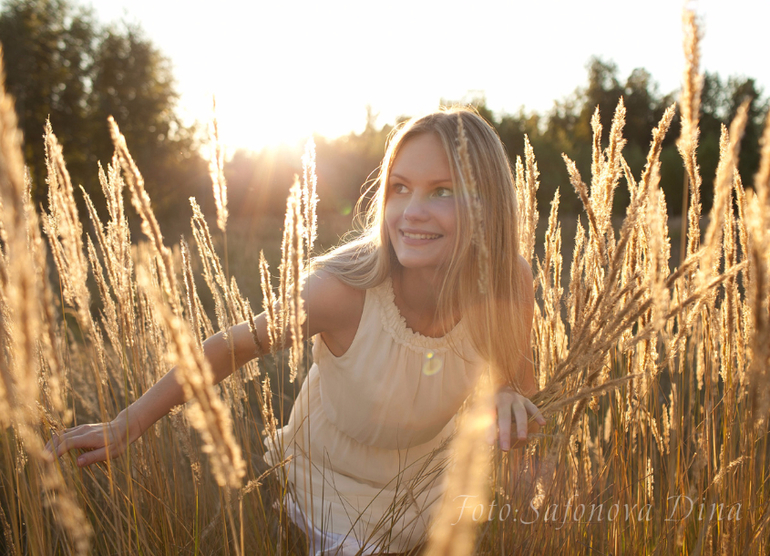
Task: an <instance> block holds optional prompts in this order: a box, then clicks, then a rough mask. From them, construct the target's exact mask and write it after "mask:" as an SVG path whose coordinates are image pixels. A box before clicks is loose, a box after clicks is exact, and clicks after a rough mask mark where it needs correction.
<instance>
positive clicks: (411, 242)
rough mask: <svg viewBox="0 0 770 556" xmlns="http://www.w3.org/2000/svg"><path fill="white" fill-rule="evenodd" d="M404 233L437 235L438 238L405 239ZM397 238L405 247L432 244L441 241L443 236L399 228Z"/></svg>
mask: <svg viewBox="0 0 770 556" xmlns="http://www.w3.org/2000/svg"><path fill="white" fill-rule="evenodd" d="M405 233H406V234H424V235H437V236H438V237H436V238H431V239H417V238H413V237H406V235H404V234H405ZM398 236H399V237H400V238H401V241H402V242H403V243H404V244H405V245H427V244H429V243H432V242H434V241H436V240H439V239H442V238H443V237H444V234H438V233H435V232H429V231H427V230H415V229H412V228H401V229H400V230H399V231H398Z"/></svg>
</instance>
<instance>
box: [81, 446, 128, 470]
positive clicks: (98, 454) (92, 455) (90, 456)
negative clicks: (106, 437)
mask: <svg viewBox="0 0 770 556" xmlns="http://www.w3.org/2000/svg"><path fill="white" fill-rule="evenodd" d="M109 455H110V457H111V458H116V457H118V455H119V454H118V450H115V449H113V450H110V451H109ZM99 461H107V448H99V449H98V450H91V451H90V452H86V453H85V454H81V455H80V456H78V461H77V463H78V467H87V466H89V465H91V464H94V463H96V462H99Z"/></svg>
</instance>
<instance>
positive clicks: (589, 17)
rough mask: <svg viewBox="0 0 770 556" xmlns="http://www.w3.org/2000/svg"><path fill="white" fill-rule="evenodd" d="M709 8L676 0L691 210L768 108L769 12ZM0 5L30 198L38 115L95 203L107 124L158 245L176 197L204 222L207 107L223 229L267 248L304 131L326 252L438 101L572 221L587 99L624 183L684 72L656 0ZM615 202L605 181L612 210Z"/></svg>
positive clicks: (678, 184)
mask: <svg viewBox="0 0 770 556" xmlns="http://www.w3.org/2000/svg"><path fill="white" fill-rule="evenodd" d="M723 4H725V3H722V2H719V1H718V0H712V1H704V2H700V3H698V4H696V5H695V8H696V10H697V11H698V13H700V14H701V17H702V18H703V21H704V28H705V33H706V36H705V37H704V42H703V43H702V44H703V45H704V50H703V53H702V56H703V59H702V67H704V68H705V71H706V74H705V82H704V93H703V106H702V115H701V130H702V135H701V147H700V150H699V153H700V163H701V167H702V175H703V176H704V191H703V194H702V198H703V203H704V212H705V210H708V208H709V207H710V204H711V197H712V194H711V179H712V177H713V176H714V173H715V169H716V163H717V155H718V138H719V133H720V125H721V124H722V123H723V122H729V120H730V119H731V118H732V116H733V114H734V112H735V110H736V108H737V107H738V106H739V104H740V103H741V102H742V101H743V100H744V99H750V100H751V108H750V120H749V124H748V127H747V131H746V135H745V137H744V139H743V149H742V154H741V162H740V172H741V174H742V175H743V177H744V180H745V181H747V182H748V183H750V182H751V176H753V174H754V172H755V171H756V168H757V164H758V148H757V142H758V138H759V133H760V131H761V126H762V123H763V121H764V115H765V113H766V111H767V107H768V96H767V94H766V92H765V87H766V86H767V83H768V81H770V64H767V61H766V59H764V60H763V59H762V58H763V56H764V55H766V51H767V49H766V44H765V45H764V47H763V44H762V41H763V39H764V38H765V37H766V33H765V32H764V30H763V27H762V26H763V25H766V22H767V21H768V16H770V3H767V2H756V1H752V0H736V2H733V3H731V5H730V7H729V9H728V8H727V7H726V6H725V5H723ZM0 6H1V7H0V42H2V46H3V57H4V63H5V72H6V82H7V88H8V89H9V90H10V92H11V93H12V94H13V96H14V97H15V98H16V108H17V112H18V114H19V118H20V120H21V127H22V129H23V131H24V136H25V156H26V160H27V163H28V165H29V167H30V171H31V175H32V180H33V195H34V196H35V200H36V202H37V203H38V204H43V205H45V202H46V187H45V157H44V152H43V143H42V134H43V124H44V122H45V120H46V118H50V120H51V123H52V125H53V129H54V132H55V133H56V134H57V135H58V137H59V139H60V141H61V143H62V144H63V146H64V155H65V159H66V161H67V163H68V167H69V170H70V173H71V174H72V176H73V182H74V183H75V184H82V185H83V187H84V189H85V190H86V191H87V192H89V193H90V194H91V195H92V197H93V198H94V200H95V201H96V204H97V208H101V207H102V206H103V203H100V198H101V194H100V186H99V182H98V175H97V163H98V162H101V164H102V165H105V166H106V164H108V163H109V162H110V158H111V156H112V144H111V141H110V138H109V134H108V130H107V125H106V119H107V117H108V116H109V115H112V116H114V118H115V119H116V121H117V123H118V125H119V126H120V128H121V130H122V132H123V133H124V134H125V136H126V138H127V141H128V146H129V149H130V150H131V152H132V154H133V156H134V158H135V160H136V162H137V164H138V166H139V168H140V170H141V171H142V172H143V174H144V177H145V181H146V182H147V190H148V191H149V193H150V195H151V198H152V202H153V205H154V208H155V212H156V214H157V215H158V217H159V219H160V220H161V223H162V224H163V225H164V231H165V233H166V236H167V237H169V236H170V240H171V241H174V240H175V238H176V237H178V235H179V234H186V233H187V230H189V217H190V214H191V211H190V208H189V202H188V200H187V199H188V198H189V197H190V196H195V197H197V198H198V201H199V203H200V204H201V205H202V206H203V208H204V211H206V212H208V213H209V214H211V213H212V210H213V197H212V194H211V181H210V178H209V174H208V166H207V164H208V162H207V159H208V157H209V131H208V128H209V122H210V120H211V115H212V109H211V104H212V102H211V99H212V95H216V97H217V114H218V119H219V122H220V132H221V136H222V141H223V143H224V145H225V147H226V165H225V175H226V178H227V182H228V196H229V205H230V215H231V216H230V229H231V230H240V232H241V233H242V234H243V235H244V237H255V236H257V237H259V238H261V237H263V236H266V237H269V236H270V235H271V234H272V235H275V236H276V237H277V233H278V232H277V227H279V225H280V221H281V220H282V218H283V216H282V215H283V212H284V208H285V199H286V194H287V192H288V189H289V187H290V185H291V183H292V181H293V177H294V175H295V174H297V173H299V172H300V171H301V161H300V157H301V153H302V149H303V146H304V143H305V142H306V141H307V139H308V138H309V137H311V136H312V137H314V138H315V141H316V144H317V151H318V154H317V160H318V191H319V196H320V203H319V205H318V211H319V219H320V224H321V228H322V232H323V231H324V229H326V232H325V233H324V234H323V235H322V241H323V242H324V243H325V245H324V246H329V245H331V244H334V243H335V242H336V241H337V240H338V237H339V234H341V233H342V232H344V231H345V230H346V229H347V228H348V226H349V225H350V217H351V214H352V211H353V207H354V205H355V202H356V200H357V199H358V197H359V195H360V193H361V191H362V186H363V185H364V184H365V183H366V182H367V180H368V179H370V178H372V177H373V176H374V174H373V172H375V171H376V169H377V166H378V164H379V161H380V159H381V158H382V154H383V151H384V145H385V141H386V138H387V136H388V134H389V133H390V131H391V129H392V127H393V126H394V125H395V124H396V123H397V122H398V121H399V120H400V119H401V118H404V117H408V116H411V115H414V114H418V113H420V112H422V111H426V110H431V109H434V108H436V107H437V106H439V105H440V104H451V103H455V102H464V103H471V104H474V105H475V106H476V107H477V108H478V110H479V111H480V112H481V113H482V115H484V117H486V118H487V119H488V120H489V121H490V122H491V123H492V124H493V125H494V126H495V127H496V128H497V130H498V132H499V134H500V136H501V138H502V140H503V142H504V143H505V146H506V148H507V150H508V154H509V155H510V157H511V159H512V160H515V157H517V156H520V155H522V154H523V144H524V135H525V134H527V135H528V136H529V139H530V141H531V143H532V145H533V147H534V151H535V155H536V157H537V160H538V164H539V168H540V173H541V186H540V190H539V193H538V197H539V203H540V207H541V213H545V212H546V211H547V208H546V207H547V206H548V204H549V203H550V201H551V199H552V198H553V195H554V192H555V191H556V190H557V189H560V190H561V206H562V214H565V213H566V214H569V213H576V212H578V211H579V210H580V205H579V201H578V200H577V198H576V196H575V194H574V192H573V190H572V187H571V186H570V185H569V181H568V178H567V172H566V170H565V167H564V163H563V162H562V159H561V154H562V153H566V154H567V155H568V156H570V157H571V158H573V159H574V160H576V162H577V164H578V167H579V169H580V171H581V173H582V175H583V177H584V180H585V181H588V180H589V179H590V145H591V141H590V136H591V127H590V118H591V115H592V113H593V112H594V109H595V108H596V107H597V106H599V107H600V109H601V114H602V116H601V119H602V123H603V125H604V130H605V136H606V134H607V133H608V131H609V126H610V122H611V119H612V115H613V111H614V109H615V106H616V104H617V102H618V99H619V98H620V97H621V96H622V97H623V98H624V100H625V104H626V107H627V111H628V114H627V124H626V128H625V136H626V138H627V139H628V145H627V147H626V150H625V156H626V158H627V160H628V163H629V165H630V167H631V168H632V170H633V171H634V172H635V173H636V174H637V175H638V174H639V172H640V171H641V169H642V167H643V165H644V162H645V157H646V152H647V148H648V146H649V142H650V137H651V130H652V128H653V127H654V126H655V125H656V123H657V121H658V119H659V118H660V116H661V115H662V113H663V111H664V109H665V108H666V107H667V106H669V105H670V104H672V103H673V102H675V101H676V99H677V92H678V87H679V81H680V79H681V72H682V68H683V63H684V62H683V57H682V55H681V54H680V53H681V41H682V32H681V7H682V6H681V4H679V3H678V2H672V1H670V0H651V1H648V2H644V3H642V2H635V3H630V2H617V1H609V0H589V1H581V2H566V1H564V2H561V1H543V2H526V3H525V2H518V1H516V2H499V1H491V0H479V1H477V2H474V3H472V5H471V4H468V5H466V6H465V7H463V8H462V9H458V8H449V7H448V5H439V4H434V3H422V2H414V1H411V2H406V1H401V0H396V1H394V2H389V3H382V2H380V3H369V2H355V3H354V2H340V1H336V0H335V1H331V2H236V1H233V0H222V1H219V2H217V3H215V4H212V3H201V2H184V3H183V2H177V1H170V0H132V1H131V2H128V1H123V0H96V1H93V2H91V3H88V2H85V1H84V2H80V1H79V0H5V1H3V2H2V4H0ZM678 132H679V128H678V125H677V122H675V123H674V125H673V126H672V131H671V133H670V135H669V137H668V138H667V140H666V144H665V149H664V152H663V156H662V160H663V166H662V171H661V174H662V175H661V186H662V189H663V190H664V192H665V193H666V199H667V203H668V210H669V214H670V215H672V216H676V215H678V214H680V212H681V208H682V184H683V168H682V164H681V160H680V158H679V156H678V154H677V153H676V146H675V140H676V137H677V135H678ZM624 193H625V195H624ZM626 200H627V192H626V191H624V190H623V188H622V187H621V188H619V190H618V195H617V199H616V206H615V210H616V212H617V213H618V214H622V213H623V212H624V204H625V202H626ZM541 216H545V214H541ZM276 224H278V226H276Z"/></svg>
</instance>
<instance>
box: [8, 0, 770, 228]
mask: <svg viewBox="0 0 770 556" xmlns="http://www.w3.org/2000/svg"><path fill="white" fill-rule="evenodd" d="M0 43H2V46H3V59H4V66H5V72H6V87H7V89H8V90H9V92H10V93H11V94H12V95H13V96H14V98H15V99H16V110H17V113H18V115H19V120H20V127H21V129H22V131H23V133H24V137H25V158H26V162H27V164H28V166H29V168H30V173H31V177H32V181H33V194H34V195H35V201H36V202H37V203H44V202H45V191H46V188H45V181H44V180H45V156H44V151H43V144H42V134H43V126H44V124H45V121H46V120H47V119H50V121H51V123H52V125H53V128H54V132H55V133H56V134H57V136H58V137H59V140H60V142H61V143H62V145H63V146H64V155H65V159H66V160H67V164H68V167H69V169H70V173H71V174H72V176H73V181H74V182H75V183H76V184H82V185H83V187H84V189H85V190H86V191H87V192H89V193H90V194H91V195H92V197H93V198H94V199H95V200H97V201H98V199H100V198H101V195H99V194H97V193H98V191H99V190H100V185H99V182H98V178H97V162H101V164H102V165H106V164H107V163H108V162H109V161H110V159H111V156H112V143H111V141H110V137H109V132H108V127H107V123H106V121H107V117H108V116H110V115H111V116H113V117H114V118H115V120H116V121H117V123H118V125H119V126H120V128H121V131H122V132H123V133H124V135H125V136H126V139H127V142H128V145H129V148H130V149H131V152H132V155H133V156H134V158H135V160H136V162H137V165H138V166H139V168H140V170H141V171H142V173H143V175H144V177H145V181H146V182H147V189H148V191H149V193H150V195H151V197H152V200H153V203H154V204H155V207H154V208H155V209H156V212H157V214H158V215H159V217H161V218H162V219H164V220H165V221H167V222H168V225H170V226H173V225H174V224H177V225H179V226H180V227H181V226H186V222H187V221H188V219H189V217H188V215H187V214H186V212H184V211H180V210H179V207H180V206H187V205H188V203H187V198H188V197H190V196H191V195H193V196H196V197H198V199H199V202H200V203H201V204H202V205H203V207H204V210H206V209H207V208H209V209H210V207H211V206H212V204H213V202H212V199H211V193H210V179H209V177H208V169H207V163H206V161H205V159H204V158H203V156H202V155H201V147H202V139H201V132H200V128H201V126H200V125H199V124H198V123H194V124H186V123H184V122H183V121H182V120H181V118H180V117H179V115H178V112H177V101H178V99H179V94H178V92H177V90H176V85H175V82H174V79H173V75H172V71H171V64H170V61H169V60H168V58H166V57H165V56H164V55H163V54H162V53H161V52H160V51H159V50H158V49H157V48H156V47H155V46H154V45H153V44H152V41H150V40H149V39H148V38H147V37H146V36H145V35H144V33H143V31H142V29H141V28H140V27H138V26H137V25H132V24H126V23H120V24H110V25H106V26H104V25H102V24H100V23H98V22H97V21H96V18H95V16H94V14H93V12H92V10H90V9H88V8H84V7H81V6H77V5H75V4H73V3H71V2H70V1H69V0H5V1H4V2H3V4H2V8H1V9H0ZM658 89H659V88H658V85H657V84H656V82H655V81H654V79H653V77H652V76H651V75H650V73H649V72H647V71H646V70H644V69H641V68H638V69H635V70H633V71H632V72H631V74H630V75H628V77H626V78H625V79H624V78H622V77H621V76H620V75H619V71H618V68H617V66H616V65H615V64H614V63H612V62H611V61H607V60H603V59H600V58H592V59H591V60H590V61H589V62H588V64H587V83H586V84H585V85H583V86H580V87H578V88H576V90H575V91H574V93H573V94H571V95H569V96H568V97H566V98H563V99H560V100H557V101H555V102H554V105H553V107H552V108H551V109H550V110H549V111H547V112H545V113H538V112H532V111H527V110H526V109H524V108H522V109H520V110H519V111H518V112H517V113H515V114H509V113H495V112H493V111H492V110H491V109H490V108H489V107H488V106H487V105H486V102H485V100H484V98H483V97H480V98H476V99H474V100H473V101H472V103H473V104H475V105H476V107H477V108H478V110H479V112H480V113H481V114H482V115H483V116H484V117H485V118H486V119H487V120H488V121H489V122H490V123H492V124H493V125H494V127H495V128H496V129H497V131H498V133H499V134H500V137H501V138H502V140H503V143H504V145H505V146H506V149H507V151H508V153H509V155H510V156H511V157H512V159H515V157H516V156H520V155H521V154H522V153H523V150H524V136H525V135H527V136H528V137H529V140H530V142H531V143H532V146H533V148H534V151H535V156H536V157H537V160H538V166H539V169H540V175H541V187H540V191H539V192H538V197H539V199H538V201H539V203H540V204H541V206H547V204H548V203H549V202H550V200H551V199H552V198H553V195H554V192H555V191H556V189H557V188H558V189H560V190H561V195H562V207H563V210H565V211H570V210H571V211H578V210H579V209H580V203H579V200H578V199H577V197H576V196H575V194H574V192H573V191H572V188H571V187H570V186H569V180H568V177H567V172H566V169H565V166H564V163H563V161H562V156H561V155H562V153H565V154H567V155H568V156H569V157H570V158H572V159H573V160H575V162H576V163H577V165H578V168H579V169H580V171H581V174H582V175H583V177H584V180H585V181H588V180H589V179H590V166H591V144H592V141H591V133H592V132H591V125H590V121H591V116H592V115H593V113H594V110H595V109H596V107H597V106H598V107H599V108H600V110H601V122H602V125H603V128H604V133H605V139H606V136H607V134H608V133H609V128H610V125H611V121H612V115H613V111H614V109H615V107H616V105H617V103H618V100H619V99H620V98H621V97H622V98H623V100H624V104H625V106H626V111H627V115H626V126H625V132H624V135H625V137H626V139H627V141H628V143H627V146H626V149H625V151H624V154H625V157H626V159H627V161H628V164H629V166H630V167H631V169H632V170H633V171H634V173H635V174H636V175H638V174H639V173H640V172H641V169H642V168H643V166H644V162H645V158H646V153H647V149H648V147H649V143H650V139H651V133H652V129H653V128H654V127H655V125H656V124H657V122H658V120H659V119H660V117H661V116H662V114H663V112H664V110H665V109H666V108H667V107H668V106H669V105H671V104H672V103H674V102H675V98H676V97H675V93H674V92H669V93H666V94H661V93H660V92H659V90H658ZM747 99H748V100H749V101H750V105H749V106H750V108H749V123H748V126H747V129H746V133H745V136H744V139H743V145H742V149H741V161H740V167H739V171H740V172H741V175H742V176H743V177H744V178H745V179H747V180H748V181H749V182H750V179H749V178H750V177H751V176H753V174H754V173H755V172H756V170H757V166H758V163H759V149H758V140H759V136H760V133H761V129H762V124H763V117H764V114H765V112H766V110H767V106H768V100H767V98H766V97H764V96H763V91H761V89H760V88H759V87H758V85H757V83H756V82H755V80H754V79H752V78H750V77H729V78H727V79H724V78H722V77H720V76H719V75H716V74H708V73H707V74H706V75H705V79H704V88H703V100H702V107H701V110H702V112H701V141H700V149H699V161H700V165H701V169H702V175H703V176H704V190H703V192H702V199H703V203H704V208H705V209H708V207H709V206H710V203H711V188H710V185H711V178H713V176H714V175H715V172H716V164H717V160H718V153H719V134H720V126H721V125H722V123H724V122H729V121H730V120H731V119H732V117H733V116H734V114H735V112H736V110H737V108H738V106H740V104H741V103H742V102H743V101H744V100H747ZM245 108H246V107H244V109H245ZM396 123H397V122H393V123H386V124H382V125H379V124H378V122H377V117H376V114H374V113H373V112H372V111H371V110H369V112H368V114H367V120H366V126H365V128H364V130H363V131H362V132H360V133H350V134H348V135H346V136H342V137H338V138H325V137H316V138H315V141H316V145H317V160H318V168H317V169H318V188H319V196H320V198H321V202H320V204H319V211H320V212H321V213H324V212H325V213H326V214H341V215H347V214H350V212H351V211H352V210H353V206H354V204H355V202H356V200H357V199H358V197H359V195H360V194H361V192H362V187H363V186H364V184H366V183H367V182H368V180H371V179H372V178H373V176H374V173H375V172H376V170H377V167H378V164H379V162H380V160H381V158H382V155H383V153H384V149H385V144H386V141H387V137H388V135H389V134H390V132H391V130H392V129H393V125H394V124H396ZM677 130H678V126H677V124H676V122H675V123H674V125H673V126H672V132H671V134H670V136H669V137H667V139H666V142H665V144H664V150H663V154H662V156H661V159H662V168H661V187H662V189H663V190H664V192H665V193H666V198H667V203H668V208H669V212H670V213H671V214H678V213H679V212H681V208H682V184H683V180H684V171H683V168H682V163H681V159H680V157H679V156H678V154H677V152H676V146H675V142H676V136H677V135H678V133H677ZM300 153H301V145H292V146H285V145H284V146H278V147H270V148H265V149H262V150H261V151H259V152H252V151H247V150H238V151H236V152H235V153H233V156H232V157H231V158H230V160H229V161H228V162H227V163H226V166H225V176H226V178H227V181H228V192H229V197H230V206H231V207H232V209H231V218H246V219H253V218H254V217H256V216H259V215H264V214H268V213H273V214H281V213H282V212H283V208H284V203H285V199H286V194H287V192H288V189H289V187H290V185H291V183H292V181H293V177H294V175H295V174H299V173H300V171H301V168H300ZM622 191H623V190H622V188H621V189H619V192H622ZM624 201H627V198H626V199H624V197H623V194H622V193H620V194H619V195H618V198H617V200H616V207H615V210H616V211H618V212H622V211H623V209H624V206H623V205H624Z"/></svg>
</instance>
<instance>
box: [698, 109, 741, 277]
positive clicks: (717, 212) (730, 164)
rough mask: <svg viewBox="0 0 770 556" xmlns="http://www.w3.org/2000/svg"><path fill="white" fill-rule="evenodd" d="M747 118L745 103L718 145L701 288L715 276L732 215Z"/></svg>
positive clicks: (723, 133) (700, 274)
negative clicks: (728, 215)
mask: <svg viewBox="0 0 770 556" xmlns="http://www.w3.org/2000/svg"><path fill="white" fill-rule="evenodd" d="M747 118H748V101H746V102H744V103H743V104H742V105H741V106H740V107H739V108H738V112H737V113H736V116H735V119H734V120H733V122H732V124H730V132H729V133H728V132H727V129H726V128H725V127H724V126H723V127H722V137H721V138H720V141H719V151H720V153H719V154H720V156H719V165H718V166H717V177H716V181H715V183H714V205H713V206H712V208H711V216H710V219H709V226H708V229H707V230H706V237H705V239H704V252H703V257H702V261H701V267H700V273H699V282H700V284H703V283H704V282H705V281H706V280H707V278H708V277H710V276H711V275H713V274H715V273H717V272H718V266H719V258H718V254H719V251H720V250H721V247H722V235H723V225H724V222H725V218H726V214H727V211H730V212H732V210H733V209H732V203H731V192H732V189H733V176H734V174H735V171H736V168H737V165H738V151H739V150H740V145H741V138H742V137H743V130H744V129H745V127H746V121H747Z"/></svg>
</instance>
